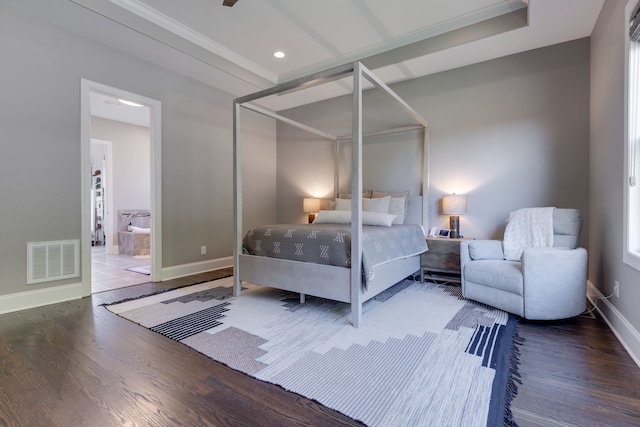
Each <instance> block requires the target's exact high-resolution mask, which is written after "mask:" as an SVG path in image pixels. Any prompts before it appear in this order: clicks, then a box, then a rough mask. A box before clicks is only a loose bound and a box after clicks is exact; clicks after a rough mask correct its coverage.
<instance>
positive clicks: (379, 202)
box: [336, 196, 391, 213]
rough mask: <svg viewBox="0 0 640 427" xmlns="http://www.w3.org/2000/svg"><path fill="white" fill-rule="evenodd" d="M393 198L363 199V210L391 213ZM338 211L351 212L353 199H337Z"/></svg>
mask: <svg viewBox="0 0 640 427" xmlns="http://www.w3.org/2000/svg"><path fill="white" fill-rule="evenodd" d="M390 203H391V196H387V197H381V198H379V199H362V210H363V211H367V212H378V213H389V205H390ZM336 210H337V211H350V210H351V199H336Z"/></svg>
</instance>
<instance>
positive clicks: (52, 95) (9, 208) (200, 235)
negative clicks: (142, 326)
mask: <svg viewBox="0 0 640 427" xmlns="http://www.w3.org/2000/svg"><path fill="white" fill-rule="evenodd" d="M0 52H2V79H0V93H2V96H1V97H0V139H1V141H0V197H1V208H0V236H2V238H1V239H0V272H2V275H1V276H0V295H6V294H12V293H16V292H21V291H29V290H36V289H40V288H45V287H51V286H57V285H61V284H64V283H67V282H68V281H67V282H65V281H59V282H50V283H45V284H39V285H29V286H27V285H26V284H25V283H26V270H27V267H26V244H27V242H31V241H49V240H63V239H79V238H80V235H81V230H80V212H81V206H80V80H81V78H86V79H88V80H91V81H95V82H99V83H102V84H105V85H109V86H113V87H116V88H119V89H123V90H127V91H130V92H134V93H137V94H140V95H143V96H146V97H149V98H153V99H157V100H159V101H161V102H162V171H163V175H162V188H163V193H162V209H163V217H162V218H163V222H162V231H163V264H164V265H163V267H168V266H176V265H182V264H188V263H192V262H197V261H203V260H207V259H215V258H220V257H226V256H231V254H232V248H233V244H232V238H231V236H232V230H233V217H232V200H233V199H232V108H231V106H232V99H233V98H232V96H230V95H228V94H226V93H224V92H222V91H220V90H216V89H213V88H211V87H208V86H205V85H203V84H200V83H198V82H196V81H193V80H191V79H188V78H185V77H183V76H180V75H177V74H175V73H173V72H170V71H168V70H165V69H161V68H159V67H157V66H155V65H152V64H150V63H148V62H145V61H143V60H140V59H138V58H135V57H132V56H129V55H126V54H123V53H121V52H119V51H116V50H114V49H112V48H109V47H107V46H105V45H102V44H100V43H96V42H94V41H91V40H89V39H87V38H85V37H78V36H76V35H75V34H74V33H71V32H69V31H67V30H64V29H60V28H58V27H56V26H53V25H51V24H49V23H48V22H45V21H42V20H40V19H36V18H33V17H31V16H29V15H26V14H24V13H22V12H18V11H16V10H15V9H13V7H11V6H9V5H6V4H5V3H2V4H0ZM245 123H246V124H245V127H244V130H245V131H246V132H247V133H248V134H249V135H251V136H252V137H254V138H255V146H256V147H258V149H257V150H256V151H255V153H256V156H259V155H263V154H264V153H265V152H267V153H269V152H273V151H275V129H276V128H275V124H274V122H273V120H271V119H268V118H262V117H255V116H249V117H248V118H247V119H245ZM249 154H253V152H250V153H249ZM247 162H248V163H251V162H253V163H252V164H253V168H247V171H246V172H247V174H249V175H250V177H249V178H247V181H249V182H252V183H253V187H252V189H251V190H252V192H255V193H258V194H259V195H258V196H257V197H256V199H259V198H260V197H261V198H265V195H271V201H270V202H266V203H261V204H260V205H259V209H256V208H255V207H254V206H253V205H249V206H248V207H247V212H248V214H247V215H248V216H259V217H260V218H261V219H263V218H266V219H267V220H269V219H270V220H271V221H274V220H275V215H276V214H275V212H276V211H275V200H274V198H273V194H275V170H274V167H275V166H274V164H275V162H272V163H266V166H264V167H263V166H262V165H263V163H261V162H258V161H256V159H255V158H251V157H249V158H248V159H247ZM252 174H255V175H256V176H258V177H259V178H255V179H254V178H252ZM252 179H253V181H252ZM249 202H250V203H254V200H253V199H250V200H249ZM252 219H253V218H249V219H248V221H249V220H252ZM201 245H207V246H208V249H209V250H208V254H207V255H206V256H201V255H200V246H201ZM72 282H77V280H72Z"/></svg>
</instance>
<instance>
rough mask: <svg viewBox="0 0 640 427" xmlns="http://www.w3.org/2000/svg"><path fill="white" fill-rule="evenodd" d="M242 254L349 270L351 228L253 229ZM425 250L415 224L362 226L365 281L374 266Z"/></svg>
mask: <svg viewBox="0 0 640 427" xmlns="http://www.w3.org/2000/svg"><path fill="white" fill-rule="evenodd" d="M242 248H243V253H245V254H249V255H256V256H264V257H271V258H280V259H288V260H293V261H300V262H309V263H315V264H325V265H333V266H338V267H346V268H350V267H351V226H350V225H337V224H281V225H268V226H261V227H252V228H251V229H249V231H248V232H247V234H246V235H245V237H244V239H243V241H242ZM426 250H427V244H426V240H425V237H424V231H423V229H422V227H421V226H419V225H415V224H405V225H394V226H392V227H379V226H366V225H365V226H362V268H363V278H364V280H365V283H366V281H368V280H371V279H373V277H374V276H375V269H376V267H377V266H379V265H382V264H385V263H388V262H392V261H394V260H397V259H401V258H407V257H410V256H414V255H419V254H421V253H422V252H425V251H426Z"/></svg>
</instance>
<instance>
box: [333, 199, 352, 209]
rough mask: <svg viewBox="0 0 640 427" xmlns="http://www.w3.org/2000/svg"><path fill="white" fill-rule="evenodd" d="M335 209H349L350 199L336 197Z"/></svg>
mask: <svg viewBox="0 0 640 427" xmlns="http://www.w3.org/2000/svg"><path fill="white" fill-rule="evenodd" d="M335 210H337V211H350V210H351V199H336V208H335Z"/></svg>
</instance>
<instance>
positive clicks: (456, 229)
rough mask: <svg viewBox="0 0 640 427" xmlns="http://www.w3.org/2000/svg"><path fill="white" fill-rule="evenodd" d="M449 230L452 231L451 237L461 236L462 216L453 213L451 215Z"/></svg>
mask: <svg viewBox="0 0 640 427" xmlns="http://www.w3.org/2000/svg"><path fill="white" fill-rule="evenodd" d="M449 230H450V231H451V233H450V234H449V237H450V238H452V239H458V238H460V216H458V215H451V216H450V217H449Z"/></svg>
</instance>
